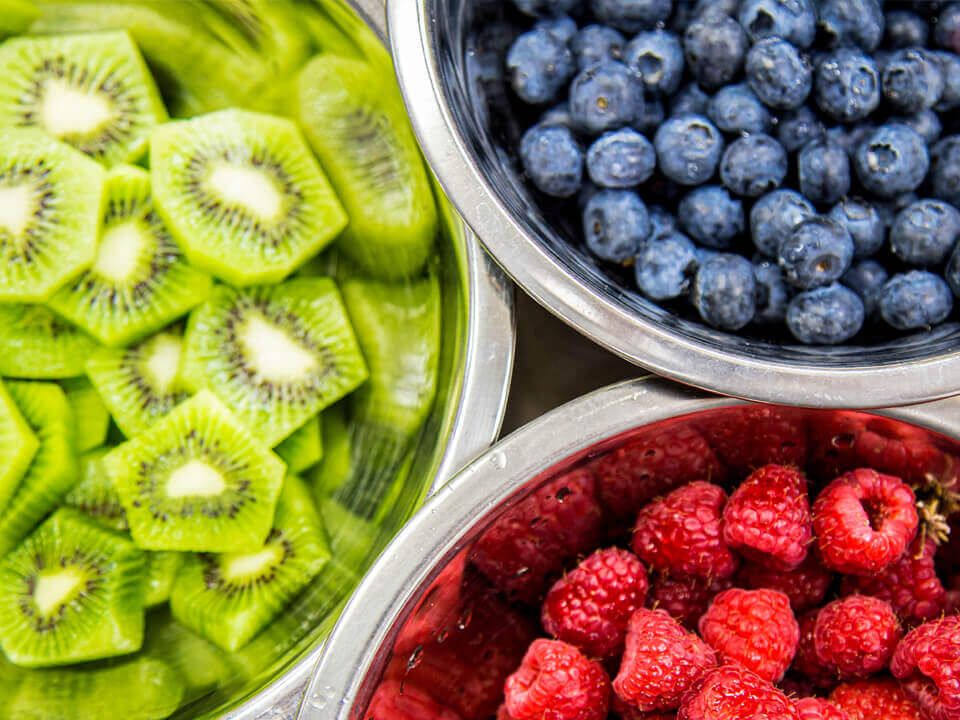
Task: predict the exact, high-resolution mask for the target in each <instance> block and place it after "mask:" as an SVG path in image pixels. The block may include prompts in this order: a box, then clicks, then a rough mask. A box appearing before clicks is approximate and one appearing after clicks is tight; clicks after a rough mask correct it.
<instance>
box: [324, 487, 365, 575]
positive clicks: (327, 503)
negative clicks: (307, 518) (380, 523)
mask: <svg viewBox="0 0 960 720" xmlns="http://www.w3.org/2000/svg"><path fill="white" fill-rule="evenodd" d="M320 515H321V517H322V518H323V526H324V528H326V530H327V536H328V537H329V538H330V547H331V549H332V550H333V552H334V554H335V555H336V557H337V558H339V559H340V561H341V562H344V563H346V564H347V565H348V566H350V567H355V568H363V567H365V565H366V559H367V556H368V555H369V554H370V550H371V548H373V544H374V541H375V540H376V539H377V535H378V534H379V528H378V527H377V526H376V524H375V523H373V522H372V521H370V520H367V519H365V518H361V517H358V516H357V515H355V514H354V513H353V512H351V511H350V510H348V509H347V508H345V507H344V506H343V505H342V504H341V503H340V501H339V500H337V499H335V498H324V500H323V502H322V504H321V505H320Z"/></svg>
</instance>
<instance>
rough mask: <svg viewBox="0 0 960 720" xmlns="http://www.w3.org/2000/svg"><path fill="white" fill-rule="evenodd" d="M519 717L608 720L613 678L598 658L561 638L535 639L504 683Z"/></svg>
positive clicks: (513, 712)
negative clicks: (582, 652) (591, 656)
mask: <svg viewBox="0 0 960 720" xmlns="http://www.w3.org/2000/svg"><path fill="white" fill-rule="evenodd" d="M504 695H505V699H506V703H505V704H506V706H507V710H508V711H509V712H510V714H511V715H512V716H513V717H514V718H516V720H605V718H606V716H607V710H608V709H609V707H610V679H609V678H608V677H607V672H606V671H605V670H604V669H603V667H602V666H601V665H600V663H598V662H594V661H593V660H588V659H587V658H586V657H584V656H583V655H582V654H581V653H580V651H579V650H577V649H576V648H575V647H574V646H573V645H568V644H567V643H565V642H561V641H560V640H544V639H543V638H540V639H538V640H534V641H533V642H532V643H531V644H530V648H529V649H528V650H527V654H526V655H524V656H523V662H522V663H521V664H520V667H519V668H518V669H517V671H516V672H515V673H513V675H511V676H510V677H508V678H507V681H506V683H504Z"/></svg>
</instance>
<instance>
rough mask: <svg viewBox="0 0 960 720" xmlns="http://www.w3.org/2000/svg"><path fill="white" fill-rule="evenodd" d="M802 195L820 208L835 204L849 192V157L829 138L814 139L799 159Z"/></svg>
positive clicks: (804, 148) (803, 150)
mask: <svg viewBox="0 0 960 720" xmlns="http://www.w3.org/2000/svg"><path fill="white" fill-rule="evenodd" d="M797 174H798V177H799V178H800V192H802V193H803V194H804V195H806V196H807V198H808V199H810V200H811V201H812V202H814V203H817V204H819V205H832V204H834V203H835V202H837V201H838V200H839V199H840V198H842V197H843V196H844V195H846V194H847V192H849V190H850V157H849V156H848V155H847V153H846V151H844V149H843V148H842V147H841V146H840V145H838V144H837V143H835V142H834V141H833V140H831V139H830V137H829V136H824V137H821V138H817V139H816V140H811V141H810V142H808V143H807V144H806V145H804V147H803V149H802V150H801V151H800V154H799V155H798V156H797Z"/></svg>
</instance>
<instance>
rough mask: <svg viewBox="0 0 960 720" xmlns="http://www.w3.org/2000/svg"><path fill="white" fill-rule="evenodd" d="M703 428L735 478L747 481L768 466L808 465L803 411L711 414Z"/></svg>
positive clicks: (748, 409) (752, 408) (758, 408)
mask: <svg viewBox="0 0 960 720" xmlns="http://www.w3.org/2000/svg"><path fill="white" fill-rule="evenodd" d="M699 428H700V432H702V433H703V435H704V437H705V438H707V442H709V443H710V446H711V447H712V448H713V450H714V452H716V453H717V455H718V456H719V457H720V460H721V461H722V462H723V463H724V464H726V466H727V467H728V468H729V469H730V472H731V474H733V475H739V476H741V477H743V476H744V475H746V474H747V473H750V472H752V471H754V470H756V469H757V468H758V467H763V466H764V465H767V464H768V463H777V464H778V465H794V466H796V467H802V466H803V465H804V462H805V461H806V457H807V420H806V416H805V414H804V411H802V410H796V409H794V408H784V407H775V406H772V405H743V406H738V407H735V408H728V409H725V410H718V411H715V412H713V413H710V414H709V415H707V419H705V420H703V421H701V422H700V423H699Z"/></svg>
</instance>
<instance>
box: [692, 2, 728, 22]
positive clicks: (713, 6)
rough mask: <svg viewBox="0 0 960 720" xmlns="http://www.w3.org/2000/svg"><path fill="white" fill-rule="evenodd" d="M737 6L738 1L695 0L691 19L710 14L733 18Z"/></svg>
mask: <svg viewBox="0 0 960 720" xmlns="http://www.w3.org/2000/svg"><path fill="white" fill-rule="evenodd" d="M688 4H689V3H688ZM739 5H740V0H697V2H696V3H695V4H694V6H693V15H692V17H700V16H701V15H703V14H705V13H710V14H712V15H726V16H728V17H732V18H735V17H736V16H737V7H738V6H739Z"/></svg>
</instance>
